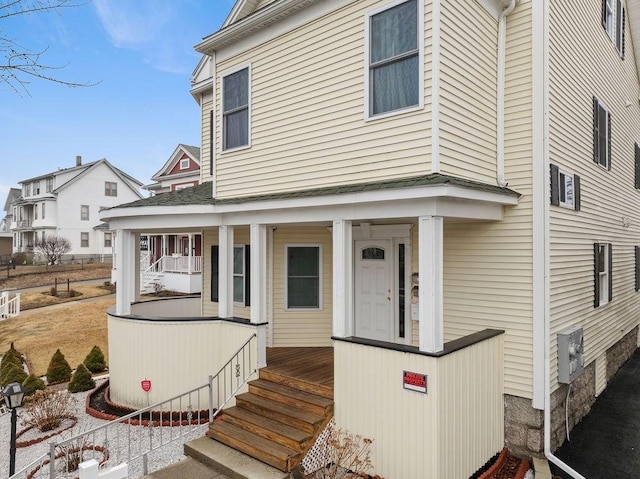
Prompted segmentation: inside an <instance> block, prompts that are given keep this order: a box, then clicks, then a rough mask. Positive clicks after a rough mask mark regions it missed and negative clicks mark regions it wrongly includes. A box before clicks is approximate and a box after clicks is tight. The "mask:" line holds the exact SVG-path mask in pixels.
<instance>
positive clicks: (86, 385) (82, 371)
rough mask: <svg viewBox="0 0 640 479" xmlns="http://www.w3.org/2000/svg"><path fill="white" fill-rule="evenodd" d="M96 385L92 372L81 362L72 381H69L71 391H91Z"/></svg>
mask: <svg viewBox="0 0 640 479" xmlns="http://www.w3.org/2000/svg"><path fill="white" fill-rule="evenodd" d="M95 387H96V383H95V381H94V380H93V378H92V377H91V373H90V372H89V370H88V369H87V367H86V366H85V365H84V364H82V363H80V364H78V367H77V368H76V370H75V372H74V373H73V376H72V377H71V381H70V382H69V386H68V388H67V389H69V392H71V393H79V392H82V391H89V390H90V389H93V388H95Z"/></svg>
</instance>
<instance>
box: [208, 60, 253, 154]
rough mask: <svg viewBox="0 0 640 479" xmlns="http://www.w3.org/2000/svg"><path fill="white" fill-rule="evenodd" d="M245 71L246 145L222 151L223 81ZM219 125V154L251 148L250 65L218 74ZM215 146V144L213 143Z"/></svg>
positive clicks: (245, 64) (223, 133)
mask: <svg viewBox="0 0 640 479" xmlns="http://www.w3.org/2000/svg"><path fill="white" fill-rule="evenodd" d="M244 69H247V144H246V145H242V146H237V147H235V148H228V149H224V136H225V131H224V79H225V78H226V77H228V76H229V75H233V74H234V73H238V72H239V71H242V70H244ZM218 120H219V125H220V154H221V155H225V154H227V153H233V152H234V151H240V150H246V149H249V148H251V63H244V64H242V65H239V66H236V67H234V68H232V69H230V70H226V71H224V72H221V73H220V113H219V115H218ZM214 144H215V143H214Z"/></svg>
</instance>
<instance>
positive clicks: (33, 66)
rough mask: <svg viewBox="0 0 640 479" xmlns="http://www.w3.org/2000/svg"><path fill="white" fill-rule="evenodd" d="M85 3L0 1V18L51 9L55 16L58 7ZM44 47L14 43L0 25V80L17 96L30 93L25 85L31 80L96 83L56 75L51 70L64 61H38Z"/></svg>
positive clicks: (72, 85) (72, 0) (70, 84)
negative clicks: (0, 56) (48, 63)
mask: <svg viewBox="0 0 640 479" xmlns="http://www.w3.org/2000/svg"><path fill="white" fill-rule="evenodd" d="M87 3H88V2H86V1H82V2H78V0H10V1H8V2H2V0H0V21H2V20H6V19H8V18H10V17H15V16H18V15H30V14H33V13H41V12H54V13H56V14H58V15H59V14H60V11H61V10H62V9H65V8H76V7H80V6H83V5H86V4H87ZM1 25H2V24H1V23H0V26H1ZM47 50H48V48H45V49H44V50H41V51H31V50H30V49H29V48H27V47H25V46H22V45H21V44H20V43H18V40H16V39H15V38H9V37H8V36H6V35H3V34H2V29H1V28H0V55H2V57H3V58H4V60H3V61H1V62H0V83H5V84H7V85H8V86H9V87H10V88H11V89H12V90H13V91H14V92H15V93H16V94H18V95H19V96H22V95H23V94H27V95H29V96H30V93H29V88H28V87H29V85H30V84H31V81H32V80H33V79H39V80H45V81H50V82H54V83H58V84H60V85H65V86H67V87H70V88H76V87H88V86H94V85H97V84H98V83H99V82H98V83H90V82H85V83H80V82H74V81H68V80H62V79H60V78H58V77H56V76H55V74H54V72H55V71H57V70H61V69H63V68H65V67H66V66H67V65H68V64H65V65H60V66H52V65H47V64H46V63H44V62H43V61H42V57H43V55H44V54H45V53H46V52H47Z"/></svg>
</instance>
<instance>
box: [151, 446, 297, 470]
mask: <svg viewBox="0 0 640 479" xmlns="http://www.w3.org/2000/svg"><path fill="white" fill-rule="evenodd" d="M184 453H185V455H187V456H189V457H191V458H193V459H196V460H197V461H199V462H201V463H202V464H204V465H205V466H207V467H210V468H211V469H213V470H215V471H218V472H220V473H222V474H224V475H225V476H227V477H229V478H230V479H288V478H289V477H290V475H289V473H286V472H282V471H280V470H278V469H276V468H274V467H271V466H269V465H267V464H265V463H263V462H261V461H258V460H257V459H254V458H252V457H249V456H247V455H246V454H243V453H241V452H239V451H236V450H235V449H232V448H230V447H228V446H225V445H224V444H222V443H220V442H218V441H214V440H213V439H209V438H208V437H202V438H199V439H196V440H194V441H190V442H188V443H186V444H185V445H184ZM173 477H176V478H178V477H180V478H182V477H185V478H189V479H191V478H192V476H188V475H186V476H183V475H176V476H173ZM214 477H215V476H214ZM195 478H198V476H195V477H194V479H195ZM158 479H164V477H163V478H158ZM198 479H200V478H198ZM203 479H204V478H203Z"/></svg>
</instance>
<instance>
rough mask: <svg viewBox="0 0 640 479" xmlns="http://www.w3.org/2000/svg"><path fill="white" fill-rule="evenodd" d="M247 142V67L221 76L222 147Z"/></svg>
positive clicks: (229, 148)
mask: <svg viewBox="0 0 640 479" xmlns="http://www.w3.org/2000/svg"><path fill="white" fill-rule="evenodd" d="M248 144H249V67H245V68H243V69H242V70H238V71H236V72H233V73H230V74H228V75H226V76H224V77H222V149H223V150H231V149H234V148H239V147H242V146H247V145H248Z"/></svg>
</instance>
